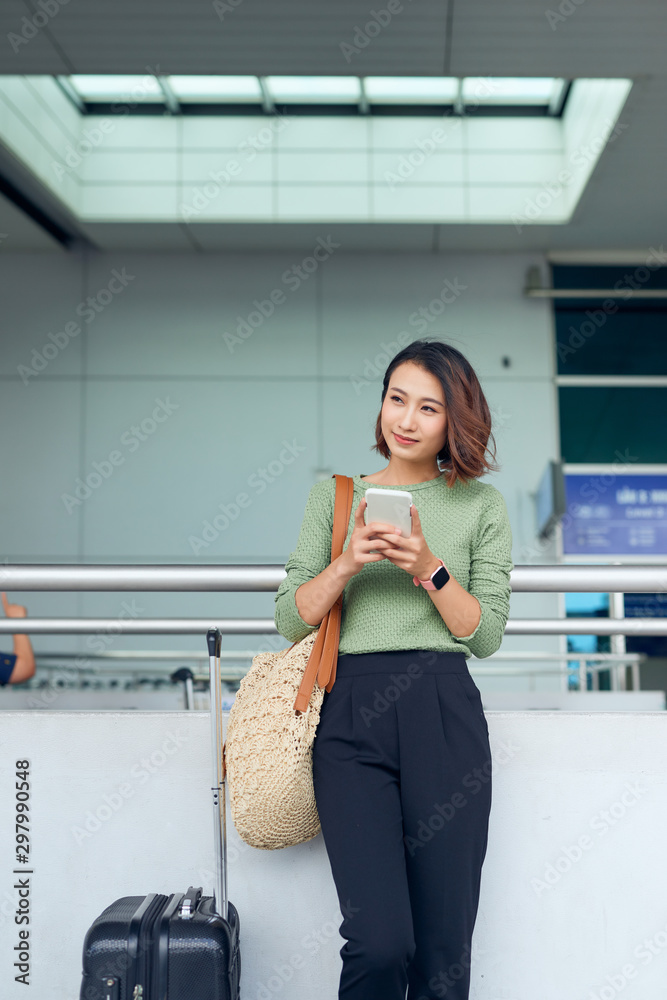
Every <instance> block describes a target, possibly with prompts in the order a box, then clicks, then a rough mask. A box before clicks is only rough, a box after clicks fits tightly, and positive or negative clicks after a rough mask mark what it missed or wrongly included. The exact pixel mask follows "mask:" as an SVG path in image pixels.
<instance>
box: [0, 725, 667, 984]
mask: <svg viewBox="0 0 667 1000" xmlns="http://www.w3.org/2000/svg"><path fill="white" fill-rule="evenodd" d="M488 720H489V729H490V738H491V747H492V753H493V760H494V768H493V772H492V780H493V793H492V796H493V798H492V812H491V819H490V828H489V846H488V852H487V856H486V859H485V862H484V868H483V872H482V891H481V899H480V909H479V914H478V918H477V924H476V927H475V933H474V937H473V975H472V991H471V1000H536V998H539V1000H563V998H582V1000H584V998H586V1000H593V998H595V1000H613V998H615V997H616V996H617V995H621V996H622V997H623V1000H663V998H664V989H665V987H664V982H665V961H666V960H667V915H666V913H665V906H664V892H663V891H662V880H661V875H660V873H661V872H662V869H663V861H664V830H665V825H666V824H667V738H666V737H667V732H666V729H665V727H666V726H667V722H666V719H665V715H664V713H663V712H647V713H624V712H620V713H609V714H603V713H599V714H585V713H583V712H574V713H568V712H526V713H515V712H511V713H505V712H490V713H489V714H488ZM171 736H175V737H176V741H175V742H174V741H173V739H172V741H171V742H168V743H166V744H165V741H166V740H169V739H170V738H171ZM178 744H180V745H178ZM163 746H164V747H165V749H166V750H167V751H168V752H164V751H163V750H162V747H163ZM209 757H210V745H209V722H208V715H207V714H206V713H191V714H188V713H184V712H183V713H159V712H154V713H150V712H147V713H143V712H142V713H120V714H114V713H109V714H104V713H98V714H95V713H90V714H88V713H76V712H73V713H66V712H63V713H60V712H53V713H41V714H40V715H39V716H35V715H31V714H29V713H19V712H17V713H6V714H5V715H4V716H3V719H2V725H1V726H0V801H2V803H3V807H2V810H1V811H0V817H1V819H0V858H2V859H3V863H2V868H1V869H0V872H1V874H0V926H1V933H0V967H1V968H2V970H3V988H2V995H3V998H5V1000H18V998H22V997H24V996H27V995H28V992H30V995H31V996H35V997H39V998H42V997H49V1000H74V998H75V997H78V989H79V984H80V972H81V949H82V944H83V938H84V935H85V932H86V929H87V927H88V926H89V924H90V923H91V921H92V920H93V919H94V917H95V916H97V914H98V913H99V912H101V910H102V909H103V908H104V907H105V906H107V905H108V904H109V903H110V902H112V901H113V900H114V899H116V898H118V897H120V896H122V895H135V894H143V893H146V892H155V891H158V892H176V891H183V890H184V889H186V888H187V886H188V884H190V883H193V884H195V885H199V884H203V886H204V890H205V891H206V892H209V893H210V891H211V888H212V885H213V868H214V864H215V859H214V856H213V835H212V829H211V814H210V812H211V811H210V802H209V794H210V793H209ZM24 758H27V759H29V760H30V768H31V776H32V777H31V789H30V794H31V821H32V826H31V831H30V837H31V847H32V853H31V858H32V862H33V863H32V864H31V865H30V868H31V869H32V874H31V875H30V878H31V896H30V903H31V910H30V914H31V924H30V931H31V936H30V947H31V950H32V956H33V957H32V963H31V966H32V969H31V986H32V989H31V990H30V991H26V989H25V987H24V986H23V985H20V984H16V983H15V982H14V981H13V975H12V967H13V962H14V953H13V947H14V945H15V944H16V943H17V942H18V938H17V931H18V929H19V928H18V927H16V925H15V924H14V912H15V909H16V905H17V893H16V890H15V889H13V885H14V879H15V876H14V874H13V869H14V868H15V867H21V866H19V865H15V864H14V856H15V842H14V825H13V824H14V808H13V804H14V797H15V778H14V771H15V768H14V762H15V761H16V760H20V759H24ZM151 760H152V763H151ZM143 761H147V762H148V767H149V768H152V773H150V772H149V770H147V766H146V764H144V763H142V762H143ZM120 789H124V791H123V792H122V794H121V791H120ZM470 794H473V793H472V792H470ZM105 797H106V798H105ZM109 802H111V805H109V804H108V803H109ZM114 807H115V808H114ZM95 814H99V818H98V819H97V823H96V821H95ZM424 819H425V822H426V823H428V820H429V817H424ZM86 821H88V825H89V827H90V828H91V832H90V834H89V835H88V833H87V831H86V829H85V825H86ZM96 825H98V828H97V829H95V826H96ZM77 828H78V829H77ZM228 831H229V832H228V852H229V853H228V874H229V895H230V899H231V900H232V902H233V903H234V905H235V906H236V907H237V909H238V911H239V914H240V920H241V949H242V965H243V971H242V982H241V997H242V1000H258V998H260V997H262V998H264V1000H268V998H271V1000H274V998H275V1000H285V998H288V1000H313V998H314V997H317V998H318V1000H335V997H336V994H337V984H338V977H339V974H340V968H341V959H340V955H339V951H340V948H341V947H342V945H343V939H342V938H341V937H340V935H339V933H338V927H339V925H340V922H341V919H342V916H341V914H340V910H339V908H338V902H337V896H336V893H335V887H334V885H333V881H332V879H331V872H330V868H329V864H328V858H327V855H326V851H325V848H324V843H323V840H322V837H321V835H319V836H318V837H317V838H315V839H314V840H312V841H309V842H308V843H306V844H301V845H299V846H297V847H293V848H288V849H285V850H282V851H259V850H256V849H254V848H250V847H247V846H246V845H245V844H244V843H243V842H242V841H240V839H239V838H238V835H237V834H236V831H235V830H234V828H233V825H232V823H231V819H230V818H229V817H228ZM434 836H437V831H436V832H434ZM24 877H25V876H24ZM296 966H298V968H296ZM290 970H291V972H290ZM262 986H263V987H264V989H265V990H267V991H268V992H262V989H261V987H262Z"/></svg>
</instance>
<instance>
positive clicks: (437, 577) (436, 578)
mask: <svg viewBox="0 0 667 1000" xmlns="http://www.w3.org/2000/svg"><path fill="white" fill-rule="evenodd" d="M431 580H432V581H433V584H434V585H435V589H436V590H441V589H442V588H443V587H444V586H445V584H446V583H447V581H448V580H449V573H448V572H447V570H446V569H445V567H444V566H441V567H440V569H436V571H435V573H434V574H433V576H432V577H431Z"/></svg>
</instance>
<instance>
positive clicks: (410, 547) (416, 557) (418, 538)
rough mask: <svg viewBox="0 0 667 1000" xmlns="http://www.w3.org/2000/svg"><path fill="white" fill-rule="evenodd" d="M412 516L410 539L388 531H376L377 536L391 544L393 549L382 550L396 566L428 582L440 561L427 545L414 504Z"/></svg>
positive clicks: (411, 510)
mask: <svg viewBox="0 0 667 1000" xmlns="http://www.w3.org/2000/svg"><path fill="white" fill-rule="evenodd" d="M410 514H411V517H412V533H411V535H410V537H409V538H406V537H404V536H403V535H401V534H397V533H395V532H391V533H390V532H388V531H376V532H375V535H376V536H377V537H378V538H381V539H382V540H383V541H386V542H389V543H391V548H386V549H382V553H383V555H384V556H385V557H386V558H387V559H389V561H390V562H392V563H393V564H394V566H398V567H399V569H404V570H405V572H406V573H409V574H410V576H417V577H419V579H420V580H426V579H427V578H428V577H429V576H430V575H431V573H432V572H433V570H434V569H437V567H438V566H439V565H440V561H439V559H437V558H436V556H434V555H433V553H432V552H431V550H430V549H429V547H428V545H427V544H426V539H425V538H424V534H423V532H422V526H421V521H420V520H419V514H418V513H417V508H416V507H415V505H414V504H412V505H411V507H410Z"/></svg>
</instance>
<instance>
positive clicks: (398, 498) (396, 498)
mask: <svg viewBox="0 0 667 1000" xmlns="http://www.w3.org/2000/svg"><path fill="white" fill-rule="evenodd" d="M365 497H366V504H367V506H366V512H365V523H366V524H370V523H371V521H381V522H382V523H384V524H391V525H392V526H393V525H395V526H396V527H397V528H400V529H401V536H402V537H403V538H409V537H410V535H411V534H412V518H411V517H410V504H411V503H412V493H410V491H409V490H374V489H372V488H369V489H367V490H366V493H365ZM370 551H371V552H379V551H380V550H379V549H371V550H370Z"/></svg>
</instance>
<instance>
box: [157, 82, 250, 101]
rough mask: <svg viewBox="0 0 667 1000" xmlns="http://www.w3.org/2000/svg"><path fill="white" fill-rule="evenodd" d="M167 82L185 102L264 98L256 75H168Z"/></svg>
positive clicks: (180, 99)
mask: <svg viewBox="0 0 667 1000" xmlns="http://www.w3.org/2000/svg"><path fill="white" fill-rule="evenodd" d="M167 82H168V83H169V86H170V87H171V89H172V90H173V92H174V94H175V95H176V97H177V98H178V99H179V101H183V102H188V101H191V102H200V103H202V104H203V103H206V102H215V103H219V104H241V103H244V102H258V101H261V99H262V89H261V87H260V85H259V80H258V79H257V77H256V76H168V77H167Z"/></svg>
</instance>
